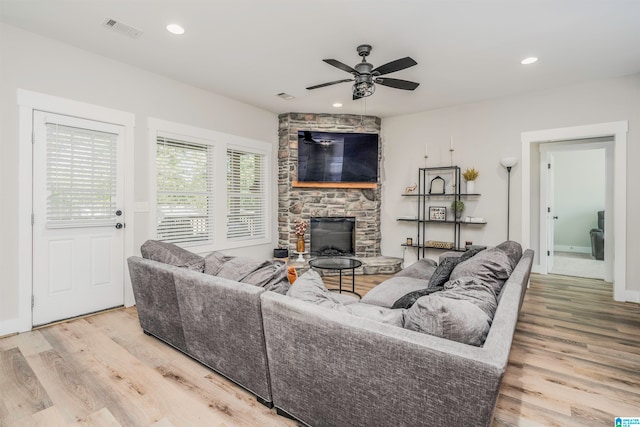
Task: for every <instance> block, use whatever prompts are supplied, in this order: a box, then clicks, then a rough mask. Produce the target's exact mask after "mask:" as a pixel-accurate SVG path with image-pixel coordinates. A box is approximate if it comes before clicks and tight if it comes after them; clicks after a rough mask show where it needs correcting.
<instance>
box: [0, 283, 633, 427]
mask: <svg viewBox="0 0 640 427" xmlns="http://www.w3.org/2000/svg"><path fill="white" fill-rule="evenodd" d="M384 279H386V276H358V277H356V282H357V290H358V291H359V292H360V293H362V294H364V293H366V292H367V291H368V290H369V289H371V288H372V287H373V286H375V285H376V284H377V283H379V282H380V281H382V280H384ZM334 280H335V278H334V277H326V278H325V281H326V282H328V283H329V284H330V283H331V282H332V281H334ZM611 295H612V291H611V285H608V284H606V283H604V282H602V281H599V280H592V279H577V278H571V277H564V276H552V275H550V276H538V275H532V281H531V288H530V289H529V290H528V291H527V294H526V297H525V302H524V305H523V308H522V314H521V317H520V320H519V322H518V327H517V331H516V334H515V337H514V343H513V346H512V349H511V355H510V363H509V367H508V370H507V373H506V375H505V378H504V382H503V386H502V389H501V394H500V397H499V399H498V404H497V409H496V413H495V417H494V422H493V426H494V427H497V426H610V425H613V419H614V417H615V416H640V306H639V305H638V304H630V303H615V302H613V301H612V298H611ZM39 425H42V426H120V425H122V426H150V425H153V426H156V427H170V426H175V427H178V426H220V427H222V426H228V427H231V426H243V427H245V426H295V425H297V424H296V423H295V422H293V421H291V420H288V419H285V418H282V417H279V416H277V415H276V414H275V412H274V411H273V410H269V409H267V408H266V407H264V406H262V405H261V404H259V403H258V402H257V401H256V400H255V398H254V397H253V396H252V395H251V394H249V393H248V392H245V391H244V390H243V389H241V388H240V387H238V386H236V385H234V384H232V383H231V382H229V381H227V380H225V379H223V378H221V377H220V376H219V375H217V374H215V373H213V372H211V371H210V370H208V369H207V368H204V367H203V366H201V365H199V364H198V363H197V362H194V361H193V360H191V359H190V358H188V357H186V356H184V355H182V354H181V353H179V352H178V351H176V350H174V349H172V348H170V347H169V346H167V345H165V344H163V343H161V342H160V341H158V340H156V339H154V338H151V337H149V336H147V335H144V334H143V333H142V330H141V329H140V327H139V324H138V319H137V315H136V310H135V308H129V309H119V310H114V311H110V312H106V313H101V314H98V315H94V316H90V317H87V318H84V319H76V320H73V321H69V322H65V323H61V324H57V325H53V326H49V327H45V328H42V329H39V330H36V331H32V332H29V333H25V334H20V335H16V336H11V337H5V338H2V339H0V426H21V427H22V426H39Z"/></svg>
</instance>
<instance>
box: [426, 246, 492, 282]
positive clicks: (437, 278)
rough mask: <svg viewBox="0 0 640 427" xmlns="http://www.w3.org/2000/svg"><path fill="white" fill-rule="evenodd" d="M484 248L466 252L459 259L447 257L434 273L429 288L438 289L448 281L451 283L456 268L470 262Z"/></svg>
mask: <svg viewBox="0 0 640 427" xmlns="http://www.w3.org/2000/svg"><path fill="white" fill-rule="evenodd" d="M482 250H483V249H482V248H477V249H472V250H470V251H466V252H464V253H463V254H462V255H460V256H459V257H447V258H445V259H443V260H442V262H440V264H438V267H437V268H436V270H435V271H434V272H433V275H432V276H431V279H430V280H429V288H437V287H439V286H443V285H444V284H445V283H447V281H449V276H451V272H452V271H453V270H454V269H455V268H456V266H457V265H458V264H460V263H461V262H464V261H466V260H468V259H469V258H472V257H473V256H475V255H476V254H477V253H478V252H480V251H482Z"/></svg>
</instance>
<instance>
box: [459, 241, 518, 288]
mask: <svg viewBox="0 0 640 427" xmlns="http://www.w3.org/2000/svg"><path fill="white" fill-rule="evenodd" d="M512 271H513V269H512V267H511V260H510V259H509V257H508V256H507V254H505V253H504V252H503V251H502V250H501V249H498V248H497V247H494V248H490V249H485V250H484V251H482V252H480V253H479V254H478V255H476V256H474V257H473V258H471V259H469V260H466V261H465V262H463V263H460V264H458V265H457V266H456V267H455V268H454V270H453V271H452V272H451V276H450V279H451V280H457V279H459V278H462V277H475V278H477V279H479V280H481V281H482V282H484V283H487V284H488V285H490V286H491V287H492V288H493V290H494V292H495V294H496V295H499V294H500V290H501V289H502V286H503V285H504V282H505V281H506V280H507V279H508V278H509V276H510V275H511V272H512Z"/></svg>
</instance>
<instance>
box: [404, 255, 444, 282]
mask: <svg viewBox="0 0 640 427" xmlns="http://www.w3.org/2000/svg"><path fill="white" fill-rule="evenodd" d="M437 265H438V264H437V263H436V262H435V261H434V260H432V259H431V258H422V259H420V260H418V261H417V262H414V263H413V264H411V265H410V266H408V267H407V268H404V269H402V270H400V271H399V272H397V273H396V274H395V275H394V276H393V277H412V278H414V279H424V280H429V279H430V278H431V275H432V274H433V272H434V271H435V269H436V267H437Z"/></svg>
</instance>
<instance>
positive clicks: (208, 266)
mask: <svg viewBox="0 0 640 427" xmlns="http://www.w3.org/2000/svg"><path fill="white" fill-rule="evenodd" d="M231 258H233V257H232V256H227V255H224V254H223V253H222V252H211V253H210V254H209V255H207V256H206V257H205V258H204V272H205V273H206V274H210V275H212V276H217V275H218V273H219V272H220V270H221V269H222V266H223V265H224V263H225V262H227V261H229V260H230V259H231Z"/></svg>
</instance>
